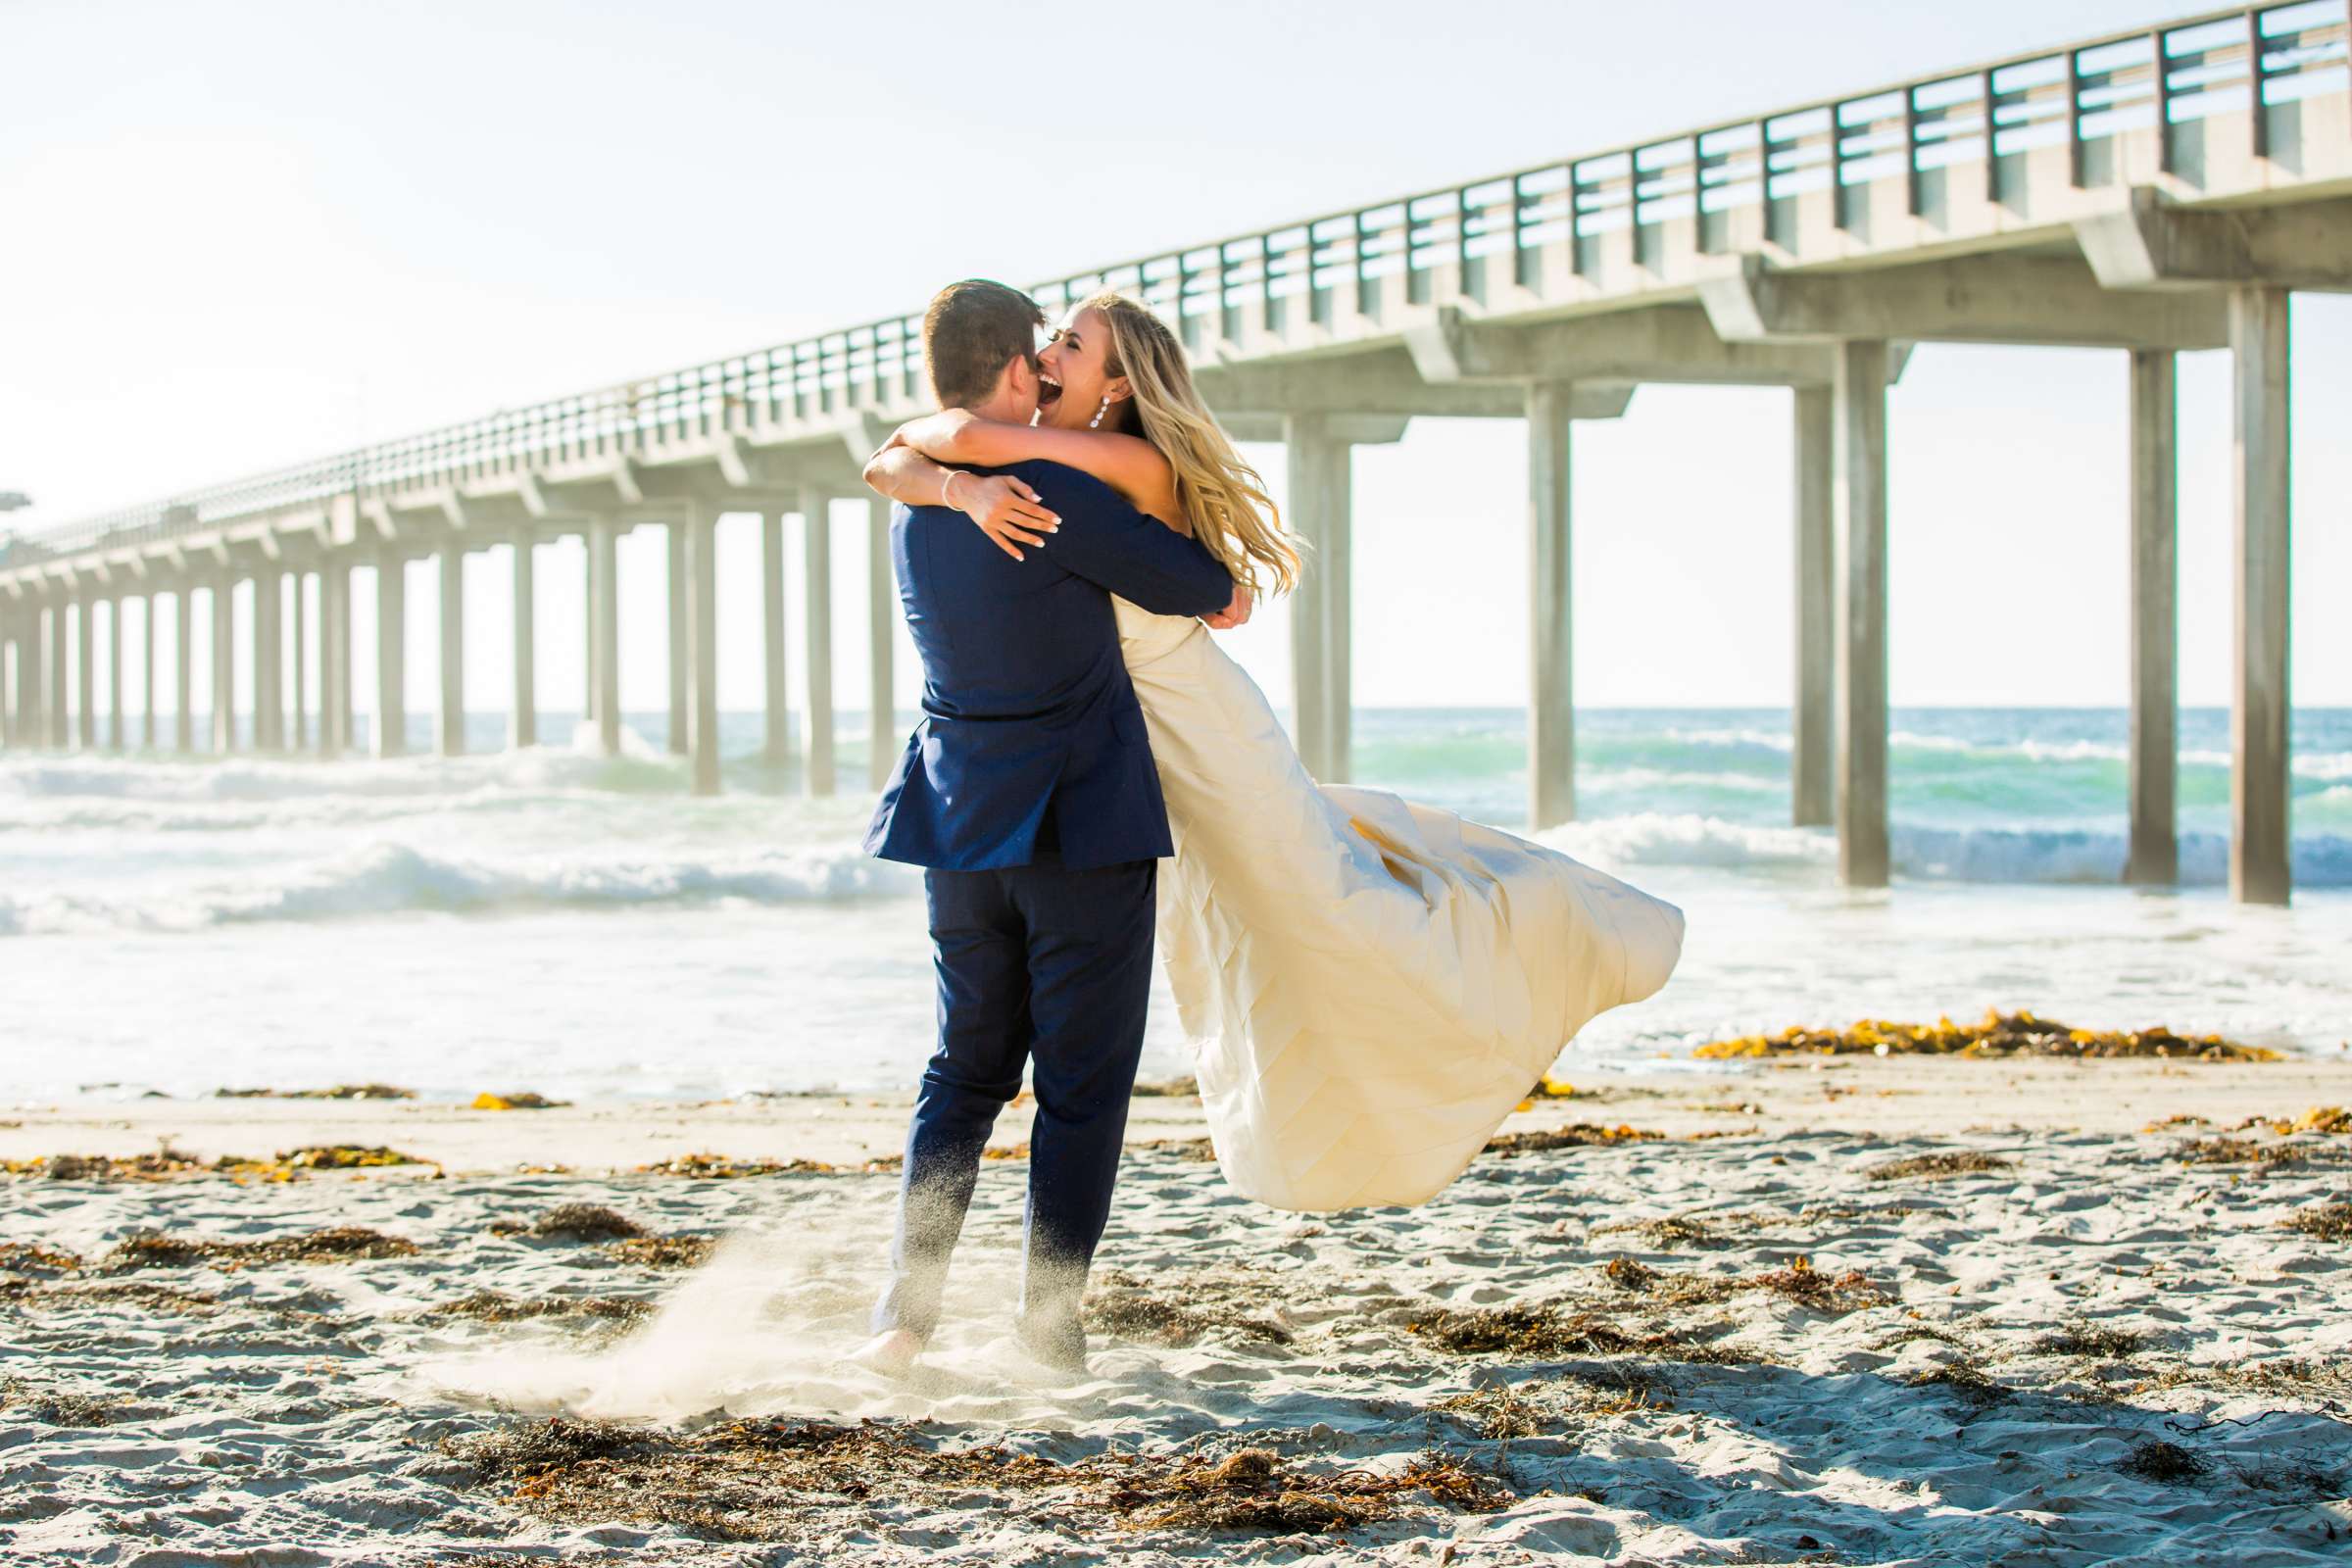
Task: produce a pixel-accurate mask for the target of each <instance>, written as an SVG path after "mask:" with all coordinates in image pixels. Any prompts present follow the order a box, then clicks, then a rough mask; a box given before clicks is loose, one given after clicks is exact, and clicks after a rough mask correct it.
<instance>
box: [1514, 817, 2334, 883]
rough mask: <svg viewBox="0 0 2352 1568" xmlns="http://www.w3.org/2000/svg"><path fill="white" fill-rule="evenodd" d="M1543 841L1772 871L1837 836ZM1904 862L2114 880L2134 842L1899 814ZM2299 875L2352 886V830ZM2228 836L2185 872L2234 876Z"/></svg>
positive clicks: (1704, 830) (2186, 851)
mask: <svg viewBox="0 0 2352 1568" xmlns="http://www.w3.org/2000/svg"><path fill="white" fill-rule="evenodd" d="M1539 837H1540V840H1541V842H1543V843H1544V844H1547V845H1549V846H1550V847H1551V848H1553V849H1556V850H1558V851H1560V852H1561V853H1562V854H1564V855H1570V856H1574V857H1575V858H1577V859H1580V860H1587V861H1590V862H1592V863H1593V864H1595V865H1601V866H1626V867H1631V866H1644V865H1649V866H1655V865H1686V866H1714V867H1721V868H1724V869H1727V870H1737V871H1748V872H1773V871H1793V870H1807V869H1812V868H1815V867H1821V866H1826V865H1828V864H1829V863H1830V862H1832V861H1834V860H1835V859H1836V858H1837V855H1838V843H1837V839H1836V837H1835V836H1834V835H1833V834H1832V833H1831V831H1830V830H1829V829H1827V828H1798V827H1760V826H1755V825H1752V824H1747V823H1740V822H1727V821H1724V820H1723V819H1722V818H1720V817H1712V816H1697V815H1689V814H1684V815H1668V814H1660V813H1647V814H1642V815H1637V816H1620V817H1608V818H1603V819H1601V820H1598V821H1593V822H1577V823H1571V824H1569V825H1568V826H1565V827H1559V828H1554V829H1552V830H1550V831H1549V832H1546V833H1544V834H1541V835H1539ZM1891 849H1892V852H1893V858H1894V869H1895V871H1896V872H1897V873H1898V874H1900V875H1903V876H1910V877H1919V878H1922V879H1925V880H1930V881H1945V882H2030V883H2115V882H2118V881H2120V880H2121V879H2122V876H2123V869H2124V861H2125V858H2126V855H2127V853H2128V851H2129V844H2128V841H2127V840H2126V838H2125V837H2124V835H2122V834H2121V833H2115V832H2104V831H2099V830H2095V829H2075V828H1934V827H1917V826H1908V825H1902V824H1898V825H1897V826H1896V827H1895V829H1894V831H1893V842H1892V845H1891ZM2293 860H2294V865H2293V870H2294V878H2295V882H2296V884H2297V885H2298V886H2301V887H2306V888H2327V887H2352V839H2346V838H2341V837H2336V836H2332V835H2306V836H2303V837H2301V838H2298V839H2296V840H2295V843H2294V849H2293ZM2180 879H2181V881H2182V882H2184V883H2186V884H2189V885H2191V886H2199V885H2203V886H2214V885H2219V884H2220V883H2223V882H2225V881H2227V880H2228V879H2229V841H2228V840H2227V839H2225V838H2223V837H2221V836H2220V835H2218V834H2211V833H2186V834H2182V835H2181V838H2180Z"/></svg>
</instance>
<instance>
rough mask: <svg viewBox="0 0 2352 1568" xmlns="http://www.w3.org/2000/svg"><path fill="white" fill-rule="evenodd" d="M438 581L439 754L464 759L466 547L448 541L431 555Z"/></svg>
mask: <svg viewBox="0 0 2352 1568" xmlns="http://www.w3.org/2000/svg"><path fill="white" fill-rule="evenodd" d="M434 564H435V566H436V568H437V569H438V571H439V573H440V577H441V606H440V610H441V701H440V704H439V709H438V711H439V716H440V742H441V745H440V751H441V755H442V756H443V757H463V756H465V755H466V547H465V546H464V545H461V544H459V543H457V542H456V541H454V540H453V541H451V542H450V543H448V544H445V545H443V546H442V547H441V548H440V550H438V551H437V552H435V554H434Z"/></svg>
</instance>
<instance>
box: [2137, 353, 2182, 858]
mask: <svg viewBox="0 0 2352 1568" xmlns="http://www.w3.org/2000/svg"><path fill="white" fill-rule="evenodd" d="M2177 406H2178V405H2177V400H2176V397H2175V391H2174V359H2173V354H2172V351H2171V350H2169V349H2134V350H2133V351H2132V353H2131V853H2130V856H2129V858H2127V859H2126V860H2125V862H2124V880H2125V881H2127V882H2131V883H2137V884H2141V885H2155V886H2162V885H2164V884H2168V883H2172V882H2177V881H2179V880H2180V837H2179V833H2178V820H2177V812H2176V804H2175V803H2176V801H2177V798H2178V797H2177V789H2176V779H2177V772H2178V767H2179V756H2180V744H2179V737H2180V706H2179V705H2180V696H2179V691H2180V676H2179V669H2180V660H2179V652H2178V650H2179V637H2180V631H2179V627H2180V610H2179V606H2180V569H2179V566H2178V564H2177V563H2178V539H2179V522H2178V504H2177V492H2178V472H2179V465H2178V461H2177V459H2178V448H2177V446H2176V444H2175V442H2176V435H2177V417H2176V409H2177Z"/></svg>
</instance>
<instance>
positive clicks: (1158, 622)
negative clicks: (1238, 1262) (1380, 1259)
mask: <svg viewBox="0 0 2352 1568" xmlns="http://www.w3.org/2000/svg"><path fill="white" fill-rule="evenodd" d="M1116 604H1117V610H1118V622H1119V636H1120V643H1121V647H1122V650H1123V652H1124V654H1125V656H1126V661H1127V668H1128V671H1129V673H1130V674H1131V675H1132V676H1133V677H1134V681H1135V693H1136V696H1137V698H1138V699H1139V700H1140V701H1141V702H1142V704H1143V710H1144V717H1145V719H1146V721H1147V723H1148V725H1149V727H1150V730H1151V736H1152V756H1153V757H1154V758H1156V759H1157V760H1158V762H1159V777H1160V786H1161V790H1162V792H1163V793H1164V794H1165V795H1166V797H1167V806H1168V824H1169V827H1170V829H1171V831H1172V833H1173V835H1174V838H1175V844H1176V857H1175V859H1174V861H1173V862H1172V863H1171V864H1168V865H1164V866H1162V867H1161V868H1160V879H1159V938H1158V939H1159V951H1160V954H1161V956H1162V957H1163V959H1164V961H1165V963H1166V966H1167V974H1168V980H1169V983H1170V985H1171V987H1172V988H1173V989H1174V991H1175V993H1176V1004H1177V1009H1178V1011H1179V1013H1180V1014H1181V1015H1182V1019H1183V1023H1184V1027H1185V1030H1186V1033H1187V1034H1189V1035H1191V1036H1192V1037H1193V1038H1194V1039H1195V1040H1196V1041H1197V1042H1199V1067H1198V1074H1199V1077H1200V1081H1201V1101H1202V1103H1203V1104H1204V1105H1205V1107H1206V1109H1207V1112H1208V1123H1209V1131H1210V1133H1211V1135H1212V1138H1213V1141H1214V1143H1215V1145H1216V1151H1217V1164H1218V1165H1219V1167H1220V1168H1221V1169H1222V1170H1223V1171H1224V1173H1225V1179H1226V1180H1227V1181H1229V1182H1230V1183H1232V1184H1233V1186H1234V1188H1235V1189H1236V1190H1237V1191H1239V1192H1240V1193H1242V1194H1243V1195H1244V1196H1246V1197H1249V1198H1251V1199H1254V1200H1256V1201H1259V1202H1261V1203H1268V1204H1271V1205H1272V1206H1274V1207H1276V1208H1286V1209H1307V1210H1325V1209H1340V1208H1355V1207H1361V1206H1366V1205H1378V1204H1412V1203H1420V1202H1424V1201H1427V1200H1428V1199H1430V1198H1432V1197H1434V1196H1435V1195H1436V1194H1437V1193H1438V1192H1440V1191H1441V1190H1443V1189H1444V1188H1445V1187H1446V1184H1447V1183H1449V1182H1451V1181H1452V1180H1453V1179H1454V1178H1455V1177H1456V1176H1458V1175H1460V1174H1461V1172H1462V1170H1463V1168H1464V1167H1465V1166H1467V1165H1468V1164H1469V1163H1470V1161H1471V1159H1472V1158H1473V1157H1474V1156H1475V1155H1476V1154H1477V1153H1478V1152H1479V1150H1480V1149H1481V1148H1483V1147H1484V1146H1485V1144H1486V1142H1487V1140H1488V1138H1489V1137H1491V1136H1492V1135H1493V1133H1494V1131H1495V1127H1496V1126H1497V1125H1499V1124H1500V1122H1501V1121H1502V1118H1503V1117H1504V1116H1505V1115H1507V1114H1509V1112H1510V1110H1511V1108H1512V1107H1513V1106H1515V1105H1516V1104H1518V1103H1519V1102H1520V1101H1521V1100H1523V1099H1525V1098H1526V1096H1527V1093H1528V1091H1529V1089H1530V1088H1531V1087H1533V1086H1534V1085H1535V1083H1536V1082H1537V1080H1538V1079H1539V1078H1541V1077H1542V1076H1543V1075H1544V1071H1545V1070H1546V1069H1547V1068H1548V1067H1549V1066H1550V1065H1551V1063H1552V1060H1553V1058H1554V1057H1556V1056H1557V1055H1558V1054H1559V1052H1560V1048H1561V1047H1563V1046H1564V1045H1566V1044H1567V1043H1568V1041H1569V1039H1570V1038H1571V1037H1572V1036H1574V1035H1575V1033H1576V1032H1577V1030H1579V1029H1581V1028H1582V1027H1584V1025H1585V1023H1586V1022H1587V1020H1589V1019H1591V1018H1592V1017H1593V1016H1594V1015H1595V1014H1597V1013H1600V1012H1602V1011H1604V1010H1606V1009H1607V1008H1610V1007H1614V1006H1619V1005H1623V1004H1625V1003H1629V1002H1640V1001H1641V1000H1642V998H1644V997H1647V996H1649V995H1650V994H1651V993H1652V992H1654V991H1656V990H1657V989H1658V987H1660V986H1661V985H1663V984H1665V982H1666V977H1667V975H1668V974H1669V973H1670V972H1672V970H1673V968H1674V964H1675V960H1676V959H1677V958H1678V957H1679V956H1681V953H1682V944H1683V915H1682V911H1681V910H1680V909H1678V908H1676V907H1674V906H1673V905H1671V904H1666V903H1663V902H1661V901H1659V900H1657V899H1653V898H1651V897H1649V896H1648V895H1647V894H1645V893H1642V892H1640V891H1638V890H1636V889H1634V888H1631V887H1628V886H1627V885H1626V884H1625V883H1623V882H1620V881H1618V880H1617V879H1616V878H1614V877H1611V876H1607V875H1604V874H1603V873H1601V872H1598V871H1595V870H1593V869H1592V868H1591V867H1589V866H1585V865H1581V864H1579V863H1578V862H1576V861H1575V860H1572V859H1570V858H1568V857H1566V856H1564V855H1560V854H1557V853H1555V852H1553V851H1551V850H1547V849H1544V847H1542V846H1541V845H1537V844H1531V843H1529V842H1528V841H1527V840H1525V839H1521V838H1515V837H1513V836H1512V835H1510V834H1508V833H1500V832H1496V831H1495V830H1494V829H1492V828H1486V827H1481V826H1479V825H1478V824H1476V823H1474V822H1465V821H1463V820H1462V819H1461V818H1460V817H1458V816H1455V815H1454V814H1452V813H1451V812H1449V811H1441V810H1436V809H1431V808H1429V807H1425V806H1415V805H1413V804H1412V803H1411V802H1408V801H1403V800H1399V799H1398V798H1397V797H1396V796H1394V795H1391V794H1388V793H1386V792H1384V791H1380V790H1368V789H1354V788H1348V787H1345V786H1340V785H1320V786H1319V785H1317V784H1316V783H1315V781H1314V780H1313V779H1312V778H1310V777H1308V776H1307V772H1306V769H1305V768H1304V766H1302V765H1301V764H1300V762H1299V754H1298V753H1297V752H1296V751H1295V750H1294V749H1293V748H1292V746H1291V742H1290V739H1289V737H1288V736H1287V735H1285V734H1284V733H1283V730H1282V726H1281V725H1280V724H1279V723H1278V722H1276V720H1275V717H1274V711H1273V710H1272V708H1270V707H1269V706H1268V705H1267V703H1266V699H1265V696H1264V694H1263V693H1261V692H1260V691H1259V690H1258V689H1257V685H1256V683H1255V682H1254V681H1252V680H1250V677H1249V676H1248V675H1247V674H1246V673H1244V672H1243V670H1242V667H1241V666H1240V665H1239V664H1237V663H1235V662H1233V660H1232V659H1231V658H1229V657H1227V655H1226V653H1225V651H1224V650H1223V649H1222V648H1220V647H1218V646H1217V643H1216V641H1215V639H1213V638H1212V637H1210V636H1209V634H1208V630H1207V628H1206V627H1204V626H1202V625H1201V622H1199V621H1198V620H1190V619H1179V618H1177V617H1175V616H1170V615H1155V614H1152V613H1149V612H1147V611H1143V610H1139V609H1137V608H1136V607H1135V606H1133V605H1131V604H1129V603H1127V602H1126V601H1124V600H1119V601H1116Z"/></svg>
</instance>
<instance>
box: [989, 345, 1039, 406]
mask: <svg viewBox="0 0 2352 1568" xmlns="http://www.w3.org/2000/svg"><path fill="white" fill-rule="evenodd" d="M997 384H998V385H999V386H1001V387H1003V388H1004V389H1005V391H1007V392H1010V393H1011V394H1012V395H1013V396H1014V397H1015V398H1026V397H1028V396H1029V395H1030V394H1031V393H1032V392H1035V391H1036V390H1037V366H1036V363H1035V362H1034V361H1032V360H1031V359H1030V358H1029V356H1028V355H1026V354H1015V355H1014V356H1013V357H1012V358H1011V359H1009V360H1007V361H1005V373H1004V374H1003V375H1000V376H998V377H997Z"/></svg>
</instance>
